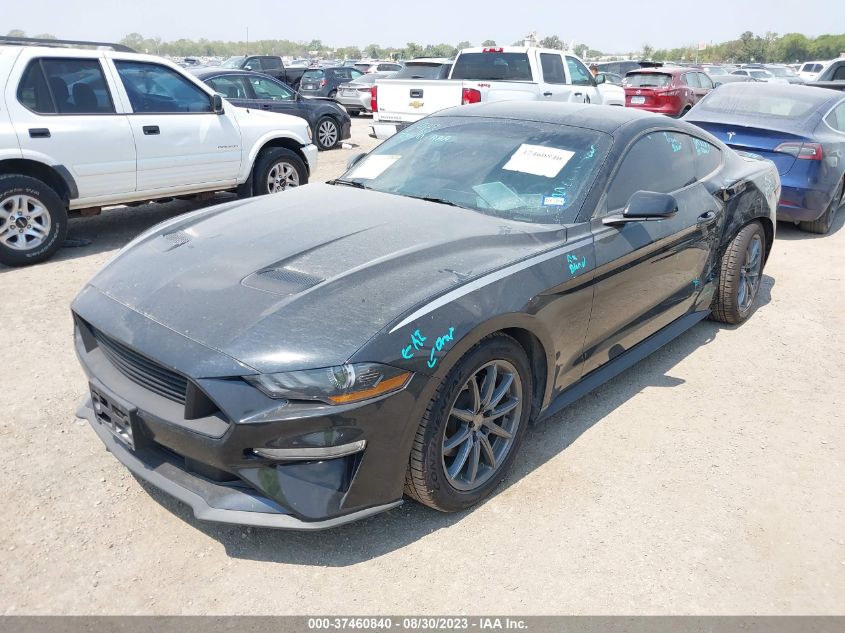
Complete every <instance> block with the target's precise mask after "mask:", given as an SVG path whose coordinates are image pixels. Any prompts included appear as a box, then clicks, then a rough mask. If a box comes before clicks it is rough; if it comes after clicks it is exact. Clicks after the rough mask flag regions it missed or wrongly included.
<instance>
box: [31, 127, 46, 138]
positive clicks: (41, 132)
mask: <svg viewBox="0 0 845 633" xmlns="http://www.w3.org/2000/svg"><path fill="white" fill-rule="evenodd" d="M29 138H50V130H49V129H47V128H46V127H31V128H29Z"/></svg>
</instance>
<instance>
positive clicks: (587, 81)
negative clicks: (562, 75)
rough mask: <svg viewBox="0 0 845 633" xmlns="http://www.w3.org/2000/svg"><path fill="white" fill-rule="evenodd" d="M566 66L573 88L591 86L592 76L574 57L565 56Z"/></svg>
mask: <svg viewBox="0 0 845 633" xmlns="http://www.w3.org/2000/svg"><path fill="white" fill-rule="evenodd" d="M566 65H567V66H569V75H570V76H571V77H572V84H573V85H575V86H591V85H593V81H592V78H591V77H592V75H591V73H590V71H589V70H587V67H586V66H584V64H582V63H581V62H579V61H578V60H577V59H575V58H574V57H570V56H569V55H567V56H566Z"/></svg>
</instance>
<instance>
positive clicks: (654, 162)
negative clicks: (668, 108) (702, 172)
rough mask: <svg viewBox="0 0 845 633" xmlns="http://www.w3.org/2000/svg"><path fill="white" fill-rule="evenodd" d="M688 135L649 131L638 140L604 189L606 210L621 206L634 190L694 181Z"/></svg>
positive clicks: (678, 186)
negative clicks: (607, 186)
mask: <svg viewBox="0 0 845 633" xmlns="http://www.w3.org/2000/svg"><path fill="white" fill-rule="evenodd" d="M690 140H691V139H690V137H689V136H687V135H686V134H680V133H678V132H669V131H666V132H663V131H661V132H651V133H649V134H646V135H645V136H643V137H641V138H640V139H639V140H637V141H636V142H635V143H634V145H633V146H632V147H631V149H630V150H628V153H627V154H626V155H625V157H624V158H623V159H622V164H621V165H620V166H619V169H618V171H617V172H616V174H615V175H614V177H613V182H611V184H610V188H609V189H608V191H607V211H608V212H611V211H617V210H619V209H621V208H623V207H624V206H625V205H626V204H627V203H628V200H629V198H630V197H631V196H632V195H633V194H634V193H635V192H637V191H656V192H658V193H672V192H673V191H677V190H678V189H683V188H684V187H686V186H687V185H691V184H692V183H694V182H695V180H696V178H695V161H694V155H693V151H692V148H691V143H690Z"/></svg>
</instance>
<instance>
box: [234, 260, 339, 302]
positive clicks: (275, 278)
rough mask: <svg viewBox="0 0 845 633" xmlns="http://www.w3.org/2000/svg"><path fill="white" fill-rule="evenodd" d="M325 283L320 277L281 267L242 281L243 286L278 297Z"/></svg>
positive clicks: (267, 269) (264, 271)
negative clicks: (278, 295) (277, 295)
mask: <svg viewBox="0 0 845 633" xmlns="http://www.w3.org/2000/svg"><path fill="white" fill-rule="evenodd" d="M323 281H325V279H323V278H322V277H317V276H316V275H310V274H308V273H306V272H303V271H301V270H296V269H295V268H289V267H288V266H282V267H279V268H265V269H264V270H259V271H258V272H257V273H253V274H251V275H250V276H249V277H247V278H246V279H244V280H243V282H242V283H243V285H244V286H247V287H249V288H255V289H256V290H263V291H265V292H272V293H275V294H280V295H295V294H299V293H300V292H304V291H306V290H308V289H309V288H313V287H314V286H316V285H317V284H319V283H322V282H323Z"/></svg>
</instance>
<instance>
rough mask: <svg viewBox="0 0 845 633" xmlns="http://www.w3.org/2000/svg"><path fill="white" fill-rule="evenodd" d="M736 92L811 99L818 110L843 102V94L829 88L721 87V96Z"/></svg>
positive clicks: (757, 84)
mask: <svg viewBox="0 0 845 633" xmlns="http://www.w3.org/2000/svg"><path fill="white" fill-rule="evenodd" d="M731 91H734V92H750V91H754V92H755V93H757V94H761V95H765V96H768V97H771V98H773V99H783V98H787V97H790V96H798V97H805V98H806V97H809V98H810V99H809V100H811V101H812V102H813V104H814V105H815V106H816V110H818V109H819V108H822V107H825V106H826V105H828V104H830V105H833V104H834V103H837V102H839V101H841V100H842V96H843V95H842V93H841V92H839V91H836V90H831V89H829V88H816V87H814V86H802V85H799V84H788V83H769V82H745V81H743V82H737V83H727V84H722V85H721V86H719V94H723V95H724V94H730V92H731Z"/></svg>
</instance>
